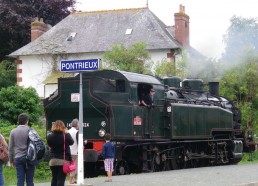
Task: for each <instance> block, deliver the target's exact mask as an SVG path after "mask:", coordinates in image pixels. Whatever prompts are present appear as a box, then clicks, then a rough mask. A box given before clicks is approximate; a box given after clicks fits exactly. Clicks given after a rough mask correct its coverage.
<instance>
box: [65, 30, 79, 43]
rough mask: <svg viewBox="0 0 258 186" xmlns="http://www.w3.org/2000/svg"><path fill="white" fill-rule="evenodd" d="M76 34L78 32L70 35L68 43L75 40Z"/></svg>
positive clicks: (67, 39)
mask: <svg viewBox="0 0 258 186" xmlns="http://www.w3.org/2000/svg"><path fill="white" fill-rule="evenodd" d="M76 34H77V33H76V32H71V33H70V35H69V36H68V37H67V38H66V41H72V40H73V39H74V38H75V36H76Z"/></svg>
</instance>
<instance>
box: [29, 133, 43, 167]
mask: <svg viewBox="0 0 258 186" xmlns="http://www.w3.org/2000/svg"><path fill="white" fill-rule="evenodd" d="M45 150H46V148H45V144H44V142H43V141H42V140H41V139H40V137H39V135H38V133H37V132H36V131H35V130H34V129H32V128H30V129H29V137H28V149H27V155H26V159H27V161H28V163H29V164H31V165H38V163H39V161H40V160H42V159H43V157H44V154H45Z"/></svg>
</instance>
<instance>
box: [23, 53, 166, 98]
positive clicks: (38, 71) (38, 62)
mask: <svg viewBox="0 0 258 186" xmlns="http://www.w3.org/2000/svg"><path fill="white" fill-rule="evenodd" d="M169 52H170V51H169V50H157V51H149V54H150V57H151V60H152V61H153V62H154V64H156V63H157V62H158V61H166V60H167V53H169ZM99 58H100V59H103V53H81V54H71V55H69V56H67V58H65V59H60V60H78V59H99ZM20 60H22V65H21V68H22V74H21V75H20V77H22V82H21V83H20V85H21V86H24V87H26V88H27V87H29V86H32V87H33V88H35V89H36V91H37V93H38V95H39V97H41V98H46V97H48V96H49V95H50V94H52V93H53V92H54V91H55V90H56V89H57V85H55V84H51V85H48V86H45V84H43V83H42V82H43V81H44V80H45V79H46V78H47V77H48V76H49V75H50V74H51V73H52V65H53V59H52V58H51V57H50V56H47V55H44V56H43V55H36V56H21V57H20ZM103 63H105V62H104V61H103ZM57 65H58V67H59V62H58V63H57Z"/></svg>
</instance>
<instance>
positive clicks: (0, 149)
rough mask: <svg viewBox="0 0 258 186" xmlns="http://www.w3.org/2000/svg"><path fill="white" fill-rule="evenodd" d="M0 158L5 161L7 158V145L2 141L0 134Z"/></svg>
mask: <svg viewBox="0 0 258 186" xmlns="http://www.w3.org/2000/svg"><path fill="white" fill-rule="evenodd" d="M0 160H2V161H3V162H4V163H7V162H8V160H9V152H8V146H7V145H6V144H5V143H4V138H3V137H2V136H0Z"/></svg>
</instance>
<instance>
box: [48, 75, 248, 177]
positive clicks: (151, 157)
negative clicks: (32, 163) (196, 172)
mask: <svg viewBox="0 0 258 186" xmlns="http://www.w3.org/2000/svg"><path fill="white" fill-rule="evenodd" d="M82 77H83V78H82V82H83V116H84V118H83V138H84V140H87V144H86V145H85V146H84V148H85V149H84V162H85V173H86V176H87V177H92V176H97V175H98V174H100V172H101V171H102V170H103V159H102V157H101V151H102V145H103V143H104V139H103V136H104V135H105V134H106V133H110V134H111V136H112V142H113V144H114V145H115V148H116V153H115V170H114V171H115V174H120V175H122V174H128V173H133V172H135V173H138V172H153V171H164V170H173V169H181V168H190V167H199V166H211V165H223V164H235V163H238V162H239V161H240V160H241V159H242V157H243V149H244V146H245V139H244V133H243V131H242V130H241V128H240V126H241V114H240V112H239V110H238V109H237V108H236V107H235V106H234V104H233V103H232V102H231V101H230V100H228V99H226V98H223V97H220V96H219V95H218V84H217V83H216V82H213V83H210V92H205V91H204V90H203V87H204V83H203V81H202V80H200V79H186V80H184V81H181V80H180V79H179V78H177V77H168V78H164V79H163V80H162V81H161V80H160V79H158V78H156V77H154V76H150V75H144V74H137V73H132V72H124V71H113V70H102V71H94V72H85V73H83V76H82ZM150 89H154V90H155V92H156V93H155V97H154V104H153V106H151V107H145V106H140V105H139V104H138V103H139V97H141V95H143V94H147V93H148V91H149V90H150ZM78 93H79V76H76V77H71V78H59V80H58V90H57V91H56V92H55V93H53V94H52V95H51V96H50V97H49V98H47V99H45V101H44V109H45V115H46V119H47V130H48V131H49V130H50V129H51V125H52V123H53V122H55V121H56V120H58V119H61V120H63V121H64V123H65V124H66V126H67V127H68V128H69V127H70V122H71V121H72V120H73V119H74V118H78V113H79V103H78V102H76V101H75V102H74V101H73V96H74V94H78ZM89 169H90V170H89Z"/></svg>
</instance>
